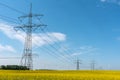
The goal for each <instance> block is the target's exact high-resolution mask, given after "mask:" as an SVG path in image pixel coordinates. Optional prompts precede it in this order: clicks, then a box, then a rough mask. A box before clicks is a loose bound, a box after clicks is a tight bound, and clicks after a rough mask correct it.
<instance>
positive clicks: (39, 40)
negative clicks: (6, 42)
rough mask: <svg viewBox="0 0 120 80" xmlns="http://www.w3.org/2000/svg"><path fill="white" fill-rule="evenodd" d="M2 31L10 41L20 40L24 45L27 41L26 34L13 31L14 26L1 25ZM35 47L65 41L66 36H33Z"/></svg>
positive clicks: (44, 34)
mask: <svg viewBox="0 0 120 80" xmlns="http://www.w3.org/2000/svg"><path fill="white" fill-rule="evenodd" d="M0 31H2V32H3V33H4V34H5V35H6V36H7V37H9V38H10V39H15V40H19V41H20V42H22V43H24V41H25V33H24V32H23V31H18V32H16V31H15V30H14V29H13V26H11V25H9V24H7V23H4V22H2V23H0ZM32 39H33V40H32V41H33V46H35V45H37V46H43V45H47V44H52V43H54V42H58V41H65V40H66V35H65V34H62V33H59V32H51V33H49V32H48V33H39V34H33V38H32Z"/></svg>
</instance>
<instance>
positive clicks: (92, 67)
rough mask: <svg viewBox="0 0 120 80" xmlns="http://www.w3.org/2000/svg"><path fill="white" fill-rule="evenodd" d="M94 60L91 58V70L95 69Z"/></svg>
mask: <svg viewBox="0 0 120 80" xmlns="http://www.w3.org/2000/svg"><path fill="white" fill-rule="evenodd" d="M95 64H96V63H95V61H94V60H93V61H92V62H91V70H95Z"/></svg>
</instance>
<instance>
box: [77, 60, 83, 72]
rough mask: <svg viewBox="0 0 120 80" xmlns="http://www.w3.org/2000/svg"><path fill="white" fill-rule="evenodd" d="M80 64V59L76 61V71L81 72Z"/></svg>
mask: <svg viewBox="0 0 120 80" xmlns="http://www.w3.org/2000/svg"><path fill="white" fill-rule="evenodd" d="M80 64H82V63H81V62H80V60H79V59H77V61H76V70H80Z"/></svg>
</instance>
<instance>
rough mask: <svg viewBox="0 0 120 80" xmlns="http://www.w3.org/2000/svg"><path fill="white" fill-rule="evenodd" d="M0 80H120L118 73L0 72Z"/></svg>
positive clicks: (119, 73) (119, 72)
mask: <svg viewBox="0 0 120 80" xmlns="http://www.w3.org/2000/svg"><path fill="white" fill-rule="evenodd" d="M0 80H120V71H87V70H86V71H47V70H46V71H42V70H41V71H19V70H16V71H12V70H0Z"/></svg>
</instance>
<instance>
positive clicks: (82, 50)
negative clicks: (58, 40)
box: [71, 46, 98, 56]
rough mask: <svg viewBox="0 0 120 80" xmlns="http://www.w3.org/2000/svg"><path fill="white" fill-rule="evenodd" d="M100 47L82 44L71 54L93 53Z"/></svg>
mask: <svg viewBox="0 0 120 80" xmlns="http://www.w3.org/2000/svg"><path fill="white" fill-rule="evenodd" d="M97 49H98V48H95V47H92V46H82V47H80V48H79V50H78V51H76V52H75V53H73V54H72V55H71V56H79V55H81V54H87V53H93V52H95V51H96V50H97Z"/></svg>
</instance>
